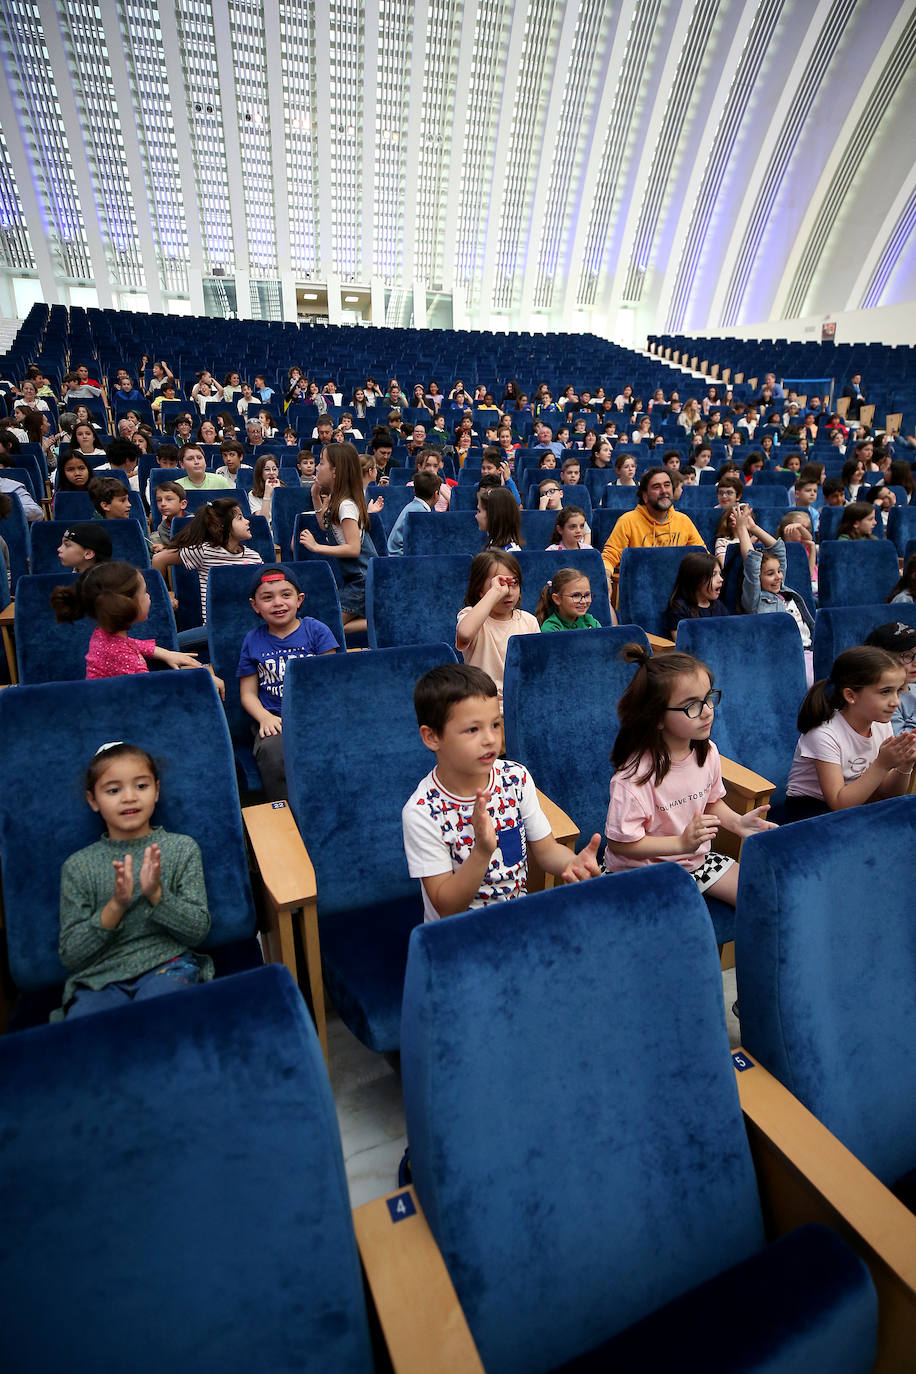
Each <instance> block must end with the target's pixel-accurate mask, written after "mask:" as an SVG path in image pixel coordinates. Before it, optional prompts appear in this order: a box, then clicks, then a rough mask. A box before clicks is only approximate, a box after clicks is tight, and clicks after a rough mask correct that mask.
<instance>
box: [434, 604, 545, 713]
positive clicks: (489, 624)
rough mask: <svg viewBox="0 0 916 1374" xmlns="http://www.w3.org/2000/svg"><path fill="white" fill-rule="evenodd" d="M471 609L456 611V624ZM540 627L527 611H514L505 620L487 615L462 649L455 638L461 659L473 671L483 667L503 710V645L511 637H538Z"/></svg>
mask: <svg viewBox="0 0 916 1374" xmlns="http://www.w3.org/2000/svg"><path fill="white" fill-rule="evenodd" d="M473 609H474V608H473V606H463V607H462V608H461V610H460V611H459V612H458V625H459V626H460V625H461V622H462V620H463V619H464V617H465V616H466V615H469V614H470V613H471V611H472V610H473ZM540 633H541V627H540V625H539V624H538V622H537V621H536V620H535V618H534V616H533V615H532V614H531V612H530V611H520V610H514V611H513V612H512V614H511V616H509V618H508V619H507V620H498V619H497V618H496V617H495V616H492V615H490V616H487V618H486V620H485V621H484V622H483V624H482V625H481V627H480V629H479V630H478V631H477V634H476V635H475V636H474V638H473V639H472V640H471V642H470V644H468V645H467V646H466V647H462V646H461V645H460V644H459V643H458V641H457V639H456V641H455V647H456V649H459V650H460V652H461V653H462V654H463V656H464V661H465V663H470V664H471V665H472V667H474V668H482V669H483V671H484V672H485V673H489V674H490V677H491V678H492V679H493V681H494V682H495V683H496V690H497V692H498V693H499V708H500V710H502V704H503V678H504V676H505V672H506V646H507V644H508V643H509V640H510V639H511V638H512V636H513V635H539V634H540Z"/></svg>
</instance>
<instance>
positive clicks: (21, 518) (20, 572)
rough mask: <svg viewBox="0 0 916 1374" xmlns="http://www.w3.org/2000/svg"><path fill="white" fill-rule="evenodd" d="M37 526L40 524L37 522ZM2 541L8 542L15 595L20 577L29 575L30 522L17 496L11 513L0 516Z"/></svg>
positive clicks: (11, 507)
mask: <svg viewBox="0 0 916 1374" xmlns="http://www.w3.org/2000/svg"><path fill="white" fill-rule="evenodd" d="M35 523H36V524H38V523H39V522H38V521H37V520H36V521H35ZM0 539H3V540H4V541H5V542H6V547H7V548H8V549H9V554H10V580H11V582H12V585H13V592H14V594H15V589H16V583H17V582H18V580H19V578H20V577H27V576H28V573H29V539H30V534H29V522H28V521H27V520H26V518H25V512H24V511H23V509H22V504H21V502H20V501H19V498H18V497H17V496H13V498H12V500H11V501H10V512H9V515H7V516H0Z"/></svg>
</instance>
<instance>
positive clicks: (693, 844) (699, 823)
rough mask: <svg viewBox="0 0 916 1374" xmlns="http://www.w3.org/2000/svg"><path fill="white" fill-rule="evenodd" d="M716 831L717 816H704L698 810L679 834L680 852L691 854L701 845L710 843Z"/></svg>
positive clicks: (716, 833)
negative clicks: (680, 834) (681, 833)
mask: <svg viewBox="0 0 916 1374" xmlns="http://www.w3.org/2000/svg"><path fill="white" fill-rule="evenodd" d="M718 833H719V818H718V816H706V815H704V814H703V812H702V811H698V812H697V814H696V815H695V816H694V818H693V820H692V821H691V822H690V824H689V825H688V827H687V829H686V830H685V831H684V833H683V835H682V836H681V853H682V854H693V853H694V852H695V851H696V850H697V849H699V848H700V846H701V845H704V844H706V843H707V842H708V843H709V844H711V843H712V841H713V840H714V839H715V838H716V835H718Z"/></svg>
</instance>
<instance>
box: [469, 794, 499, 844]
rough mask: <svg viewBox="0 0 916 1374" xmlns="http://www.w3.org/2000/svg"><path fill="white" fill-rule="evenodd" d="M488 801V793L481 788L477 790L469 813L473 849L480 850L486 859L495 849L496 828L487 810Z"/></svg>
mask: <svg viewBox="0 0 916 1374" xmlns="http://www.w3.org/2000/svg"><path fill="white" fill-rule="evenodd" d="M489 800H490V794H489V792H485V791H484V790H483V788H478V790H477V800H476V802H475V803H474V810H473V812H472V813H471V824H472V825H473V827H474V848H475V849H480V850H482V851H483V853H484V854H486V855H487V856H488V857H489V855H491V854H492V853H493V851H494V850H495V849H496V844H497V840H496V827H495V826H494V824H493V822H492V820H491V819H490V813H489V811H488V810H487V802H488V801H489Z"/></svg>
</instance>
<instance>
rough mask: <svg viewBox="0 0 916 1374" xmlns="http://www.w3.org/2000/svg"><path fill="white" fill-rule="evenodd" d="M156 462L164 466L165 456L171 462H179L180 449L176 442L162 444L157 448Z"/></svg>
mask: <svg viewBox="0 0 916 1374" xmlns="http://www.w3.org/2000/svg"><path fill="white" fill-rule="evenodd" d="M155 452H156V462H157V464H158V465H159V467H162V460H163V458H168V459H169V461H170V462H173V463H177V462H178V449H177V447H176V446H175V444H160V445H159V447H158V448H157V449H156V451H155Z"/></svg>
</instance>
